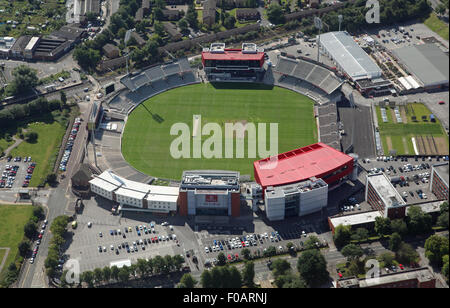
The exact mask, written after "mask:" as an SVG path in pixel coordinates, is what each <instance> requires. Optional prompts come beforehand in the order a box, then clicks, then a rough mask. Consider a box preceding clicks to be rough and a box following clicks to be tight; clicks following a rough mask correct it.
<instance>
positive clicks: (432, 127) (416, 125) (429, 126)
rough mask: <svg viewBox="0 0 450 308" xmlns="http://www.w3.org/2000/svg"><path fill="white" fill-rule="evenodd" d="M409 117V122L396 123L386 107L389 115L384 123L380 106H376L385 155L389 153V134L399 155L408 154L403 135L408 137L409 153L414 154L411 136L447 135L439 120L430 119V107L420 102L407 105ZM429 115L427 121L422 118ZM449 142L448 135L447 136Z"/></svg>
mask: <svg viewBox="0 0 450 308" xmlns="http://www.w3.org/2000/svg"><path fill="white" fill-rule="evenodd" d="M407 110H408V113H407V118H408V122H407V123H405V124H403V123H394V121H393V119H392V118H391V115H390V112H391V111H390V108H386V113H387V115H388V121H389V122H388V123H384V122H383V121H382V119H381V112H380V107H379V106H377V107H376V113H377V117H378V127H379V129H380V135H381V141H382V145H383V149H384V153H385V155H388V154H389V149H388V145H387V144H388V143H387V140H386V138H387V137H388V136H389V137H390V138H391V141H392V146H393V148H394V149H396V150H397V154H398V155H404V154H407V153H406V152H405V147H404V144H403V137H405V138H406V143H407V148H408V152H409V153H408V154H410V155H412V154H414V148H413V145H412V142H411V137H414V136H433V137H446V134H445V133H444V130H443V128H442V126H441V123H440V122H439V120H436V122H435V123H433V122H430V121H429V116H430V114H431V112H430V111H429V110H428V108H427V107H426V106H425V105H423V104H420V103H410V104H408V105H407ZM413 115H415V116H416V118H417V122H413V121H412V119H411V117H412V116H413ZM423 115H426V116H427V119H428V120H427V121H423V120H422V116H423ZM446 139H447V143H448V137H446Z"/></svg>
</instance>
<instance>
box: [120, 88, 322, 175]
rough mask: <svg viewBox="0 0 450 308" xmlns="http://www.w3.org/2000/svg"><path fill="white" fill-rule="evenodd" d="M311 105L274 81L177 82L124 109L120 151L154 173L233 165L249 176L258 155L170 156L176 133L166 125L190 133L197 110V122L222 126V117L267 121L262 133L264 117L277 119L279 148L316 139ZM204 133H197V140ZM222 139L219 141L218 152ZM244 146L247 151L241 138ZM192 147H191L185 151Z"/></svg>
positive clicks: (311, 102)
mask: <svg viewBox="0 0 450 308" xmlns="http://www.w3.org/2000/svg"><path fill="white" fill-rule="evenodd" d="M313 105H314V102H313V101H312V100H311V99H309V98H308V97H305V96H302V95H300V94H298V93H295V92H292V91H289V90H286V89H282V88H278V87H275V88H271V87H267V86H262V85H253V84H245V85H243V84H226V85H223V84H216V85H211V84H207V85H205V84H197V85H191V86H186V87H182V88H177V89H174V90H171V91H168V92H165V93H163V94H160V95H157V96H155V97H152V98H150V99H149V100H147V101H146V102H144V103H143V104H141V105H140V106H139V107H137V108H136V109H135V110H134V111H133V112H132V113H131V114H130V116H129V117H128V121H127V124H126V127H125V131H124V133H123V138H122V153H123V155H124V157H125V159H126V160H127V161H128V162H129V163H130V164H131V165H132V166H133V167H135V168H136V169H138V170H140V171H142V172H145V173H146V174H149V175H152V176H155V177H160V178H169V179H180V177H181V174H182V171H183V170H189V169H220V170H236V171H240V172H241V174H247V175H251V176H253V164H252V163H253V161H255V160H257V159H259V156H258V155H257V157H256V158H235V159H216V158H212V159H205V158H201V159H196V158H190V159H188V158H180V159H174V158H172V156H171V154H170V145H171V143H172V141H173V140H174V139H175V138H177V137H178V136H179V135H175V136H171V135H170V128H171V126H172V125H173V124H174V123H178V122H181V123H186V124H187V125H188V126H189V128H190V130H191V134H192V130H193V128H192V125H193V119H192V117H193V115H201V116H202V121H201V122H202V125H205V124H206V123H210V122H213V123H218V124H219V125H220V126H221V127H222V131H223V128H224V123H230V122H231V123H236V122H241V123H246V122H252V123H254V124H255V125H256V126H257V123H267V129H266V131H267V134H268V133H269V128H268V127H269V123H279V124H278V139H279V140H278V152H285V151H289V150H292V149H296V148H298V147H301V146H305V145H308V144H311V143H314V142H317V128H316V122H315V119H314V116H313ZM208 137H209V135H208V136H203V138H202V140H203V141H205V140H206V139H207V138H208ZM221 139H222V138H221ZM190 143H191V145H190V146H191V148H192V142H190ZM233 143H235V142H233ZM224 144H225V141H224V142H222V153H224V149H225V146H224ZM235 148H236V147H234V149H235ZM267 148H269V142H267ZM245 149H246V150H245V157H248V155H247V154H248V152H247V138H246V142H245ZM192 153H193V152H192V150H191V151H190V154H191V156H190V157H192V156H193V155H192ZM257 153H258V151H257ZM223 156H224V155H223ZM233 157H236V156H235V155H233Z"/></svg>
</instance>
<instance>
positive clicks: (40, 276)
mask: <svg viewBox="0 0 450 308" xmlns="http://www.w3.org/2000/svg"><path fill="white" fill-rule="evenodd" d="M80 113H81V116H80V117H81V118H82V119H87V118H88V114H89V103H82V104H80ZM84 123H85V122H83V124H84ZM85 138H87V131H86V127H85V125H81V126H80V131H79V132H78V134H77V138H76V139H75V146H74V147H73V151H72V154H71V156H70V160H69V164H68V169H67V170H68V171H67V172H66V173H67V174H66V177H65V178H64V179H62V180H61V181H60V184H59V185H58V188H56V189H52V190H51V193H50V197H49V199H48V202H47V205H46V208H47V217H46V219H47V220H48V221H49V225H51V223H52V221H53V219H55V218H56V217H58V216H61V215H64V214H65V211H66V209H67V207H68V205H69V203H70V202H74V201H75V199H76V198H75V197H74V196H73V195H72V194H71V192H70V191H69V190H70V178H71V176H72V174H73V173H74V172H76V170H77V169H76V168H77V166H78V162H79V161H80V159H81V155H82V153H83V149H84V147H83V146H82V143H83V141H84V140H85ZM50 240H51V235H50V232H49V231H48V229H47V231H46V232H45V234H44V236H43V238H42V241H41V245H40V247H39V253H38V254H37V257H36V259H35V262H34V264H30V263H29V262H28V260H26V261H25V263H24V267H23V271H22V275H21V277H20V278H19V287H20V288H43V287H46V286H47V283H46V282H45V272H44V262H45V258H46V257H47V254H48V247H49V244H50Z"/></svg>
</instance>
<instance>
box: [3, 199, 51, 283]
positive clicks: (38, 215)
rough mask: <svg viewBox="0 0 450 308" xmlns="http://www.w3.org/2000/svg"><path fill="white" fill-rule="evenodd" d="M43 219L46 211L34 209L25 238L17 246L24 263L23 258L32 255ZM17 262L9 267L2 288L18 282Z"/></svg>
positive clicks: (38, 208) (26, 228) (40, 208)
mask: <svg viewBox="0 0 450 308" xmlns="http://www.w3.org/2000/svg"><path fill="white" fill-rule="evenodd" d="M42 219H44V209H43V208H42V207H41V206H35V207H33V212H32V216H31V218H30V220H29V221H28V222H27V223H26V224H25V226H24V228H23V231H24V238H23V240H22V241H21V242H20V243H19V244H18V246H17V247H18V249H19V256H20V257H21V260H20V262H22V260H23V258H25V257H26V256H27V255H28V254H29V253H30V249H31V243H32V241H33V240H34V238H35V236H36V234H37V230H38V226H37V223H38V222H39V221H40V220H42ZM17 262H18V260H13V261H12V262H11V263H10V264H9V265H8V268H7V271H6V274H5V277H4V280H3V281H0V287H8V286H10V285H11V284H12V283H13V282H15V281H16V280H17V277H18V274H19V267H17V265H16V263H17Z"/></svg>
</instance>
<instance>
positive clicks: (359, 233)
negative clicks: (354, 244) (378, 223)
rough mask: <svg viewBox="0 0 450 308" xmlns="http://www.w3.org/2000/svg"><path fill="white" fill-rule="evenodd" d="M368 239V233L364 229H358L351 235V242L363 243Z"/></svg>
mask: <svg viewBox="0 0 450 308" xmlns="http://www.w3.org/2000/svg"><path fill="white" fill-rule="evenodd" d="M368 237H369V231H368V230H367V229H366V228H358V229H356V231H355V233H354V234H352V236H351V238H352V240H357V241H365V240H367V238H368Z"/></svg>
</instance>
